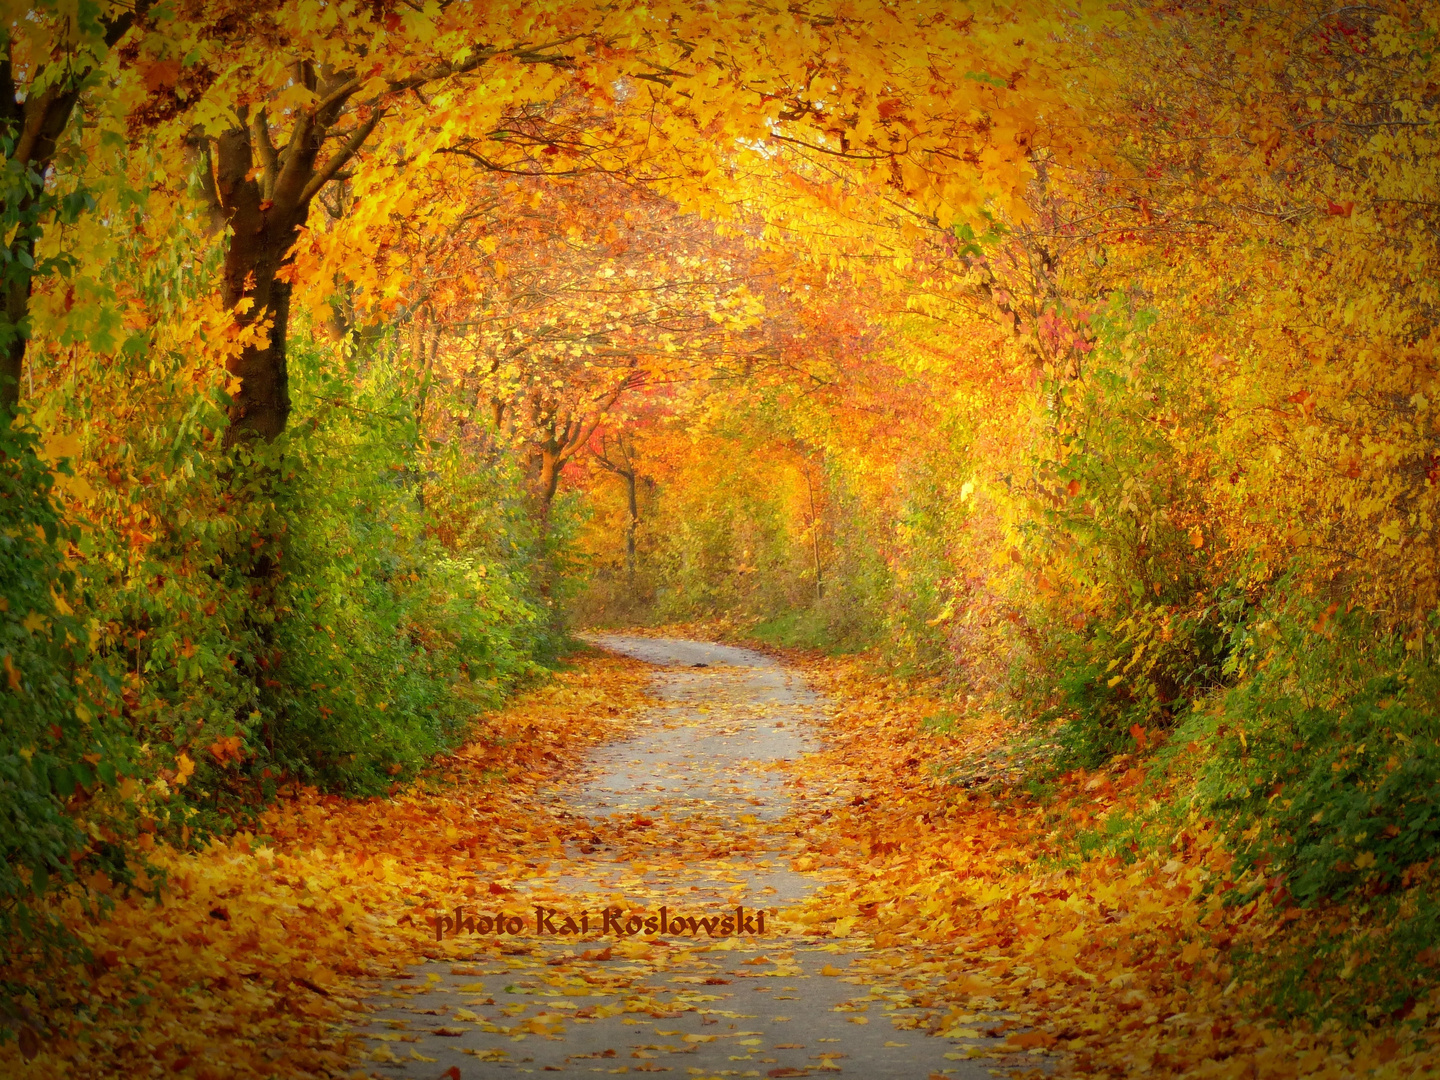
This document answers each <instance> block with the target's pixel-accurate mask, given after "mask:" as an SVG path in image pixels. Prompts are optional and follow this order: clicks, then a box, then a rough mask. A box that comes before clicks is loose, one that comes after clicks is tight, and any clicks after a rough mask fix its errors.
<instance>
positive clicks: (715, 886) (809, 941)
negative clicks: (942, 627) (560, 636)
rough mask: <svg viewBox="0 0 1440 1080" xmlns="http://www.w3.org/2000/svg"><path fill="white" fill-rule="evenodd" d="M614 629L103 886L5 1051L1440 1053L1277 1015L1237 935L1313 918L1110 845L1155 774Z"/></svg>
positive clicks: (1278, 1068)
mask: <svg viewBox="0 0 1440 1080" xmlns="http://www.w3.org/2000/svg"><path fill="white" fill-rule="evenodd" d="M596 643H597V644H598V645H601V646H603V648H604V649H606V650H608V651H605V652H600V651H594V650H592V651H588V652H584V653H581V654H579V655H578V656H577V657H576V658H575V659H574V662H573V664H572V666H571V669H570V670H569V671H566V672H563V673H561V674H560V675H559V676H558V677H557V678H556V679H554V680H553V681H552V682H550V683H548V684H547V685H545V686H543V687H541V688H539V689H537V690H535V691H533V692H531V693H529V694H527V695H524V696H523V697H522V698H520V699H518V700H517V701H516V702H515V703H513V704H512V705H511V706H510V707H509V708H507V709H505V710H504V711H502V712H500V713H498V714H495V715H494V716H492V717H489V718H487V720H486V722H485V724H484V726H483V728H482V729H481V730H480V731H479V732H478V737H477V739H476V741H474V742H473V743H471V744H470V745H468V746H466V747H465V748H463V749H462V750H460V751H459V752H458V753H456V754H455V755H454V756H452V757H449V758H445V759H443V760H440V761H437V762H436V765H435V768H434V769H433V770H432V771H431V773H429V774H428V775H427V776H426V777H424V778H423V779H422V780H421V781H420V782H418V783H416V784H414V785H412V786H411V787H410V788H408V789H407V790H404V791H402V792H399V793H397V794H396V795H395V796H393V797H391V798H388V799H371V800H344V799H340V798H337V797H333V796H323V795H319V794H317V793H315V792H313V791H299V792H296V793H294V794H293V795H292V796H291V797H289V798H287V799H285V800H284V801H283V802H281V803H280V804H279V805H277V806H276V807H274V808H273V809H272V810H270V811H268V812H267V813H266V814H265V816H264V817H263V819H262V820H261V822H260V824H259V826H258V828H257V830H256V831H255V832H252V833H245V834H240V835H237V836H234V837H231V838H229V839H227V840H226V841H224V842H215V843H212V844H210V845H209V846H208V847H206V848H205V849H204V850H202V851H198V852H196V851H191V852H180V851H175V850H171V849H168V848H165V847H163V846H157V847H156V848H155V850H154V851H153V852H152V859H153V861H154V863H155V865H156V866H157V867H158V868H159V869H161V870H163V871H164V872H165V875H166V885H165V890H166V891H165V898H164V901H163V903H161V904H159V905H155V904H152V903H150V902H148V901H142V900H139V899H137V898H136V897H135V896H134V895H133V894H132V895H131V896H129V897H115V898H114V901H115V902H114V907H113V910H112V912H111V913H110V915H109V917H108V918H106V919H103V920H93V921H91V920H86V919H85V918H83V917H82V915H81V913H80V909H79V908H78V906H75V905H73V904H72V906H71V908H70V909H69V913H68V914H69V917H70V918H71V920H72V922H73V924H74V925H75V926H76V927H77V929H78V930H79V932H80V933H82V935H83V936H84V937H85V938H86V940H87V941H88V943H89V945H90V947H91V950H92V952H93V956H94V959H93V961H92V962H91V963H90V964H89V965H87V966H85V967H84V968H75V969H72V970H65V971H59V970H55V969H49V970H44V971H41V970H38V969H37V970H33V971H31V972H29V973H27V974H26V975H25V977H27V978H29V979H31V980H32V982H33V985H34V986H35V990H36V994H37V997H39V998H40V999H41V1001H42V1003H43V1007H44V1013H45V1015H44V1018H43V1021H42V1023H41V1025H40V1026H43V1029H44V1030H43V1031H42V1032H41V1039H40V1044H39V1046H38V1052H34V1053H32V1054H31V1055H30V1056H28V1057H27V1056H26V1055H25V1054H22V1052H21V1050H22V1048H20V1047H17V1044H16V1043H15V1042H13V1041H12V1042H11V1043H9V1044H7V1045H6V1046H4V1047H0V1074H3V1075H5V1076H12V1075H13V1076H27V1077H28V1076H35V1077H41V1076H44V1077H47V1078H48V1077H53V1076H72V1075H73V1076H116V1075H124V1076H160V1075H165V1076H174V1075H182V1076H184V1075H188V1076H196V1077H200V1078H205V1080H210V1078H215V1080H218V1078H221V1077H230V1076H280V1077H292V1076H296V1077H298V1076H335V1075H378V1076H401V1075H404V1076H420V1077H428V1078H436V1080H438V1078H439V1077H442V1076H444V1077H449V1078H451V1080H456V1078H463V1080H471V1078H482V1077H490V1076H500V1075H512V1074H515V1073H517V1072H541V1071H544V1072H555V1071H558V1072H561V1073H569V1074H576V1075H581V1074H583V1075H590V1074H594V1073H598V1074H602V1075H603V1074H618V1073H626V1072H631V1073H651V1072H654V1073H660V1072H668V1073H670V1074H672V1075H675V1076H681V1077H686V1078H689V1077H697V1076H698V1077H718V1076H737V1077H787V1076H803V1075H822V1074H825V1073H835V1074H838V1075H851V1076H860V1077H867V1078H869V1077H882V1076H883V1077H895V1078H897V1080H906V1078H909V1077H917V1078H931V1077H934V1076H950V1077H956V1078H961V1077H969V1076H985V1075H990V1074H991V1073H992V1072H993V1071H999V1072H1002V1073H1007V1072H1010V1073H1014V1072H1018V1073H1021V1074H1024V1073H1030V1072H1036V1073H1038V1074H1066V1073H1082V1074H1096V1073H1100V1074H1105V1075H1116V1076H1119V1075H1134V1076H1165V1075H1182V1074H1183V1075H1193V1076H1234V1077H1242V1076H1243V1077H1257V1078H1259V1077H1295V1076H1333V1077H1346V1076H1354V1075H1361V1074H1372V1075H1379V1076H1389V1075H1394V1076H1410V1075H1423V1074H1428V1073H1430V1072H1432V1071H1433V1070H1434V1069H1435V1067H1436V1063H1437V1054H1436V1048H1437V1042H1440V1036H1437V1031H1436V1027H1435V1025H1434V1023H1433V1022H1431V1021H1430V1020H1429V1018H1428V1013H1427V1011H1426V1010H1427V1009H1430V1008H1432V1007H1433V1005H1432V1003H1430V1002H1421V1003H1418V1004H1417V1005H1416V1007H1415V1008H1413V1009H1412V1010H1411V1011H1410V1012H1409V1014H1408V1015H1407V1016H1406V1017H1405V1018H1403V1019H1404V1020H1405V1021H1406V1023H1405V1024H1404V1025H1401V1024H1400V1023H1399V1022H1398V1020H1397V1023H1396V1024H1394V1025H1392V1026H1391V1027H1389V1028H1383V1027H1381V1028H1375V1027H1369V1028H1366V1029H1365V1030H1363V1031H1358V1030H1347V1029H1345V1028H1344V1027H1342V1026H1339V1025H1335V1024H1328V1025H1323V1026H1321V1027H1320V1028H1319V1029H1318V1030H1312V1029H1311V1028H1310V1027H1308V1026H1307V1025H1304V1024H1294V1025H1288V1026H1287V1025H1284V1024H1281V1023H1278V1022H1273V1021H1270V1020H1267V1019H1265V1012H1264V1008H1263V1004H1262V1003H1260V1002H1258V1001H1257V1000H1256V999H1254V998H1253V997H1252V995H1250V994H1249V993H1248V992H1247V990H1246V989H1245V987H1244V983H1243V980H1241V979H1239V978H1237V974H1238V970H1237V968H1236V967H1235V964H1234V963H1233V961H1232V956H1233V955H1234V954H1235V953H1236V952H1237V950H1239V949H1241V948H1253V947H1256V946H1258V945H1263V943H1264V941H1265V940H1267V939H1268V938H1269V937H1270V936H1272V935H1274V934H1276V933H1278V932H1280V931H1281V929H1282V928H1285V927H1286V926H1287V924H1297V925H1290V926H1289V927H1288V931H1287V932H1290V933H1295V932H1297V926H1298V924H1301V923H1303V921H1304V920H1305V919H1307V918H1308V917H1309V916H1307V915H1306V914H1305V913H1300V914H1299V915H1296V914H1295V913H1294V909H1289V910H1285V911H1281V910H1276V909H1274V908H1272V907H1271V906H1270V903H1269V901H1268V900H1267V898H1266V896H1265V895H1264V894H1262V895H1260V896H1258V897H1257V898H1256V899H1255V900H1253V901H1251V902H1250V903H1248V904H1244V905H1235V904H1232V905H1228V906H1227V905H1225V904H1224V903H1223V902H1221V900H1220V899H1219V897H1223V894H1224V893H1225V892H1226V891H1227V889H1228V887H1230V886H1231V885H1232V884H1233V883H1231V882H1229V881H1228V880H1227V879H1226V874H1227V872H1228V870H1229V859H1228V857H1227V856H1226V855H1225V853H1224V850H1223V848H1222V847H1221V846H1220V845H1219V843H1218V842H1217V840H1216V838H1214V837H1212V836H1209V835H1207V834H1205V833H1203V832H1202V831H1201V830H1200V829H1198V828H1192V829H1188V830H1187V829H1184V828H1182V829H1180V830H1179V831H1177V833H1176V835H1175V837H1174V839H1173V841H1172V842H1171V843H1170V845H1169V850H1168V851H1164V852H1162V853H1161V854H1159V855H1155V854H1149V853H1146V852H1143V851H1137V852H1135V853H1133V854H1132V855H1130V856H1128V857H1121V856H1105V857H1092V858H1083V857H1081V847H1082V845H1081V839H1082V838H1083V837H1084V836H1085V835H1087V833H1086V830H1091V831H1093V830H1094V829H1096V828H1099V827H1100V826H1101V825H1102V824H1103V822H1104V820H1105V819H1106V817H1107V816H1109V815H1112V814H1117V813H1127V812H1133V811H1135V810H1136V809H1137V806H1136V801H1137V800H1139V799H1151V800H1153V799H1154V797H1155V794H1154V793H1155V787H1154V784H1153V778H1152V782H1151V783H1150V784H1148V785H1147V784H1146V783H1145V781H1146V776H1145V772H1146V765H1145V763H1144V762H1139V761H1128V760H1121V761H1118V762H1116V763H1115V765H1114V766H1113V768H1111V769H1109V770H1107V771H1105V772H1097V773H1095V774H1093V775H1090V776H1071V777H1068V778H1066V780H1065V782H1064V783H1063V784H1061V785H1060V786H1059V787H1058V788H1057V789H1056V790H1054V791H1052V792H1050V793H1049V794H1048V795H1047V797H1046V798H1045V799H1043V800H1036V799H1033V798H1031V797H1029V796H1027V795H1024V794H1023V793H1017V791H1016V789H1015V788H1013V787H1012V786H1008V785H1007V784H1006V783H1004V782H1001V781H1004V780H1005V776H1004V774H1005V771H1006V770H1007V769H1009V768H1011V767H1012V766H1013V761H1011V760H1010V759H1007V758H1006V756H1005V755H1004V753H1003V752H1002V748H1003V747H1004V746H1005V745H1006V731H1005V729H1004V725H1003V724H1002V723H1001V722H1000V721H999V720H998V719H996V718H993V717H985V716H981V715H973V716H972V715H968V714H967V715H965V716H961V717H958V718H957V717H954V716H953V715H952V714H950V713H948V712H947V711H946V708H945V707H944V706H943V703H942V702H940V701H938V700H936V699H931V698H928V697H926V696H925V694H924V693H923V692H921V690H923V688H920V689H918V690H917V688H916V687H914V686H912V685H910V684H907V683H905V682H904V681H902V680H899V679H891V678H886V677H884V676H883V675H881V674H878V673H876V672H875V671H874V670H873V669H869V668H867V667H866V666H865V665H864V664H863V663H862V662H860V661H857V660H853V659H848V660H847V659H840V660H828V659H817V658H810V659H804V658H800V657H795V658H793V662H791V660H790V659H787V661H786V662H781V661H779V660H776V659H775V658H773V657H770V656H767V655H764V654H760V653H757V652H754V651H751V650H748V649H738V648H732V647H726V646H715V645H707V644H702V643H699V642H687V641H678V640H674V639H663V638H639V637H616V636H608V637H602V638H597V639H596ZM1207 883H1208V884H1209V886H1210V887H1206V886H1207ZM95 884H96V885H97V887H99V886H100V883H99V882H97V883H95ZM537 908H538V909H540V910H538V911H537ZM662 908H664V910H665V914H666V918H667V928H666V932H665V933H663V934H662V933H660V932H659V930H658V925H657V926H656V927H655V931H654V932H651V928H650V927H647V926H646V925H645V920H646V919H648V918H655V919H657V921H658V918H659V915H660V912H661V909H662ZM737 908H739V909H742V910H740V911H739V912H738V913H737V912H735V909H737ZM457 909H462V910H459V911H457ZM762 912H763V913H764V916H765V922H764V928H763V932H762V930H761V926H760V922H759V917H760V914H761V913H762ZM582 913H583V915H582ZM732 913H733V914H738V916H739V919H738V926H731V927H729V928H728V929H730V930H732V931H734V930H737V929H738V933H734V932H732V933H730V934H728V935H727V934H726V933H725V931H726V930H727V927H726V926H725V925H724V924H723V922H720V921H718V920H722V919H724V918H725V917H726V916H727V915H731V914H732ZM567 916H569V917H570V918H572V919H574V920H575V921H576V922H577V923H582V926H583V927H588V932H586V931H585V930H583V929H582V932H580V933H567V932H566V930H567V927H566V923H565V918H566V917H567ZM607 916H608V918H609V921H608V923H607V921H606V918H607ZM502 917H503V918H504V919H505V920H506V922H505V926H504V931H505V932H503V933H497V932H496V930H495V926H494V923H495V921H496V920H497V918H502ZM632 917H633V918H634V919H635V921H634V922H632V921H631V919H632ZM676 919H680V920H683V924H682V926H681V928H680V929H679V931H678V932H677V931H676V928H675V925H674V920H676ZM690 919H694V920H695V922H694V923H693V924H691V923H690V921H689V920H690ZM447 920H448V921H447ZM472 920H473V929H472ZM486 920H489V925H488V927H487V924H486ZM457 922H458V923H459V926H458V928H457V926H456V925H455V924H456V923H457ZM537 924H538V925H537ZM597 924H598V925H597ZM552 929H553V932H552ZM1299 929H1303V926H1299ZM487 931H488V932H487ZM712 933H713V934H714V935H715V936H712ZM437 936H439V937H440V940H437ZM1417 1021H1418V1023H1417ZM25 1049H28V1051H37V1047H35V1046H34V1045H32V1046H30V1047H28V1048H25Z"/></svg>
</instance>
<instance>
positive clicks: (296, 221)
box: [215, 129, 310, 446]
mask: <svg viewBox="0 0 1440 1080" xmlns="http://www.w3.org/2000/svg"><path fill="white" fill-rule="evenodd" d="M252 160H253V159H252V155H251V142H250V133H249V132H248V131H245V130H242V129H236V130H233V131H228V132H226V133H225V134H224V135H222V136H220V138H219V140H217V147H216V169H215V187H216V191H217V194H218V195H219V198H220V204H221V206H223V207H224V208H225V211H226V213H227V215H228V218H229V222H230V228H231V231H232V236H231V238H230V247H229V249H228V250H227V251H226V252H225V267H224V276H223V280H222V282H221V297H222V299H223V300H224V302H225V306H226V307H227V308H230V309H232V310H233V309H234V308H235V307H236V305H237V304H239V303H240V301H242V300H246V299H248V300H250V301H252V303H251V306H250V307H249V309H248V310H246V311H244V312H240V313H237V314H236V316H235V321H236V323H237V324H238V325H240V326H242V327H243V326H250V325H253V324H255V323H257V322H261V321H266V322H269V323H270V330H269V335H268V341H267V343H266V344H265V345H263V346H258V345H251V346H248V347H246V348H245V349H244V350H243V351H242V352H241V353H239V354H238V355H237V356H234V357H232V358H231V359H230V360H229V362H228V363H227V364H226V367H227V369H228V371H229V372H230V374H231V375H233V376H235V377H236V378H238V379H239V380H240V387H239V389H238V391H237V392H236V393H235V395H234V397H233V399H232V401H231V405H230V427H229V429H228V430H227V431H226V433H225V443H226V445H227V446H233V445H235V444H236V443H240V442H245V441H248V440H252V439H262V440H264V441H266V442H270V441H272V440H274V439H275V438H276V437H277V436H278V435H279V434H280V433H281V432H283V431H284V430H285V425H286V423H287V422H288V420H289V418H290V387H289V372H288V368H287V365H286V358H285V345H286V338H287V335H288V333H289V329H290V285H289V283H288V282H285V281H280V280H278V279H277V275H278V274H279V273H280V271H281V269H282V268H283V267H284V265H285V263H286V260H287V257H288V255H289V252H290V249H291V247H293V246H294V244H295V239H296V237H297V236H299V233H300V228H301V226H303V225H304V224H305V219H306V217H307V216H308V214H309V209H310V204H309V202H308V201H305V202H300V203H298V204H296V203H295V202H293V201H292V200H286V201H285V203H277V202H275V201H274V200H271V199H264V198H262V196H261V190H260V186H259V185H258V184H256V183H255V182H254V180H253V176H252V169H253V164H252Z"/></svg>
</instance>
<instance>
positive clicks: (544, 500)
mask: <svg viewBox="0 0 1440 1080" xmlns="http://www.w3.org/2000/svg"><path fill="white" fill-rule="evenodd" d="M564 464H565V462H564V460H563V459H562V458H561V448H560V447H559V446H557V445H555V444H554V443H542V444H541V445H540V447H539V449H538V452H537V454H536V475H535V524H536V526H537V528H538V529H539V533H540V541H541V543H542V544H543V543H544V542H545V540H546V539H547V538H548V537H549V535H550V507H551V505H552V504H553V503H554V502H555V493H556V492H557V491H558V490H559V489H560V470H561V468H562V467H563V466H564Z"/></svg>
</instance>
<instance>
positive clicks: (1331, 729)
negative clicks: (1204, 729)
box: [1200, 601, 1440, 904]
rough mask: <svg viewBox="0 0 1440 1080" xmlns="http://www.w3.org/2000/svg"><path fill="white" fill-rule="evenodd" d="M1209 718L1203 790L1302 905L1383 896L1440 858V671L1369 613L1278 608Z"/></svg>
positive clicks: (1255, 633) (1248, 854) (1311, 604)
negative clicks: (1245, 670) (1209, 753)
mask: <svg viewBox="0 0 1440 1080" xmlns="http://www.w3.org/2000/svg"><path fill="white" fill-rule="evenodd" d="M1239 637H1240V641H1239V644H1238V649H1239V650H1241V651H1242V652H1243V653H1244V655H1245V657H1246V659H1245V660H1243V661H1240V662H1241V663H1243V664H1244V665H1245V666H1248V667H1251V668H1252V669H1253V670H1252V671H1251V673H1250V674H1249V675H1248V676H1247V677H1246V678H1245V679H1243V680H1242V681H1241V682H1240V683H1239V684H1237V685H1236V686H1235V687H1234V688H1233V689H1231V690H1230V691H1229V692H1228V693H1226V694H1225V695H1224V697H1223V699H1222V700H1221V701H1220V703H1219V705H1218V706H1217V707H1216V708H1215V709H1214V710H1212V711H1211V713H1210V714H1209V715H1208V716H1207V718H1206V720H1205V723H1206V724H1208V726H1209V729H1210V736H1209V738H1210V745H1211V747H1212V750H1213V754H1214V758H1213V764H1212V767H1211V769H1210V771H1209V773H1208V775H1207V776H1206V777H1205V778H1204V780H1203V781H1202V783H1201V787H1200V791H1201V794H1202V796H1203V797H1204V799H1205V801H1206V803H1207V805H1208V806H1209V807H1210V808H1211V810H1212V812H1214V813H1215V814H1217V815H1218V816H1220V817H1221V818H1222V819H1226V820H1228V821H1230V822H1233V825H1232V828H1233V831H1234V833H1235V835H1237V836H1244V837H1246V838H1247V839H1246V840H1245V841H1244V843H1243V845H1242V846H1241V847H1240V848H1239V853H1240V855H1241V857H1242V860H1243V861H1244V863H1245V864H1247V865H1250V866H1256V867H1260V868H1263V869H1264V870H1265V871H1266V873H1267V874H1270V875H1272V876H1278V877H1280V878H1281V879H1282V880H1283V881H1284V883H1285V887H1286V888H1287V889H1288V890H1289V892H1290V893H1291V894H1292V895H1293V896H1294V897H1295V898H1296V899H1297V900H1299V901H1300V902H1301V903H1306V904H1309V903H1315V902H1317V901H1320V900H1323V899H1331V900H1333V899H1338V898H1343V897H1347V896H1349V895H1351V894H1352V893H1356V892H1361V893H1369V894H1375V893H1381V892H1385V891H1387V890H1389V889H1392V888H1395V887H1396V886H1398V885H1399V884H1400V883H1401V882H1402V881H1403V880H1404V878H1405V875H1406V873H1407V871H1409V870H1410V869H1411V868H1412V867H1415V866H1416V865H1417V864H1420V863H1423V862H1426V861H1428V860H1431V859H1434V858H1435V857H1436V856H1440V715H1437V708H1440V670H1437V666H1436V663H1435V661H1434V659H1433V654H1431V653H1430V651H1429V650H1428V649H1411V648H1407V645H1406V642H1405V641H1404V640H1402V639H1401V638H1400V637H1399V636H1398V635H1394V634H1388V633H1385V632H1384V631H1383V630H1382V629H1381V628H1380V627H1379V626H1378V625H1377V623H1376V621H1375V620H1374V619H1373V618H1371V617H1369V616H1366V615H1364V614H1362V613H1360V612H1354V613H1351V614H1346V613H1344V612H1342V611H1339V610H1328V609H1324V608H1322V607H1321V605H1320V602H1319V601H1308V602H1292V603H1291V604H1288V605H1284V606H1279V605H1277V606H1276V607H1274V608H1271V609H1270V610H1269V611H1268V612H1267V617H1265V618H1262V619H1257V620H1256V621H1255V622H1254V624H1253V625H1251V626H1249V627H1247V628H1246V629H1245V630H1244V631H1243V632H1242V634H1240V635H1239Z"/></svg>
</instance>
